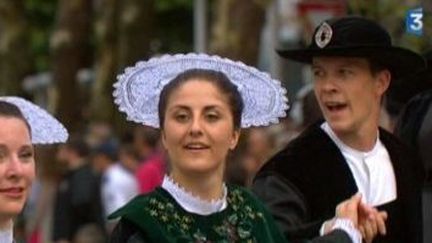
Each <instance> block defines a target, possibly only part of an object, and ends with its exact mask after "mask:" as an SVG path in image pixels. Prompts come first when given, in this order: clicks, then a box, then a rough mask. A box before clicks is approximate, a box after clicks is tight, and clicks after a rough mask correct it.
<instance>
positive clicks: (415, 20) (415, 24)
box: [410, 13, 423, 31]
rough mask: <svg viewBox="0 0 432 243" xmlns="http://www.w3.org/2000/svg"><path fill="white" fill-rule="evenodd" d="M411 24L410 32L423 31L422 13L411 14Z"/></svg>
mask: <svg viewBox="0 0 432 243" xmlns="http://www.w3.org/2000/svg"><path fill="white" fill-rule="evenodd" d="M411 18H412V22H411V24H410V28H411V29H412V30H416V31H418V30H421V29H423V21H422V19H423V13H411Z"/></svg>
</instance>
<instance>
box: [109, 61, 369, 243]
mask: <svg viewBox="0 0 432 243" xmlns="http://www.w3.org/2000/svg"><path fill="white" fill-rule="evenodd" d="M285 93H286V91H285V89H284V88H282V87H281V85H280V82H279V81H277V80H274V79H272V78H271V77H270V76H269V75H268V74H266V73H263V72H260V71H258V70H257V69H255V68H252V67H249V66H246V65H244V64H242V63H240V62H233V61H231V60H229V59H223V58H220V57H217V56H207V55H205V54H186V55H182V54H180V55H174V56H170V55H166V56H162V57H160V58H154V59H150V60H149V61H147V62H140V63H138V64H137V65H136V66H134V67H131V68H127V69H126V71H125V73H123V74H122V75H120V76H119V77H118V82H117V83H116V84H115V91H114V97H115V102H116V104H118V105H119V110H120V111H123V112H125V113H126V114H127V119H128V120H131V121H134V122H137V123H140V124H144V125H147V126H152V127H155V128H159V129H160V131H161V140H162V144H163V146H164V148H165V150H166V151H167V154H168V158H169V165H170V168H171V170H170V173H169V174H167V175H165V178H164V180H163V183H162V186H161V187H158V188H156V189H155V190H154V191H153V192H151V193H148V194H145V195H142V196H138V197H136V198H134V199H133V200H132V201H130V202H129V203H128V204H127V205H126V206H125V207H123V208H121V209H119V210H118V211H116V212H115V213H114V214H112V215H111V216H110V218H112V219H114V218H119V217H121V220H120V222H119V224H118V225H117V226H116V228H115V229H114V231H113V234H112V236H111V242H122V243H124V242H285V238H284V236H283V235H282V233H281V232H280V231H279V228H278V226H277V225H276V224H275V223H274V221H273V219H272V217H271V216H270V214H269V213H268V211H267V210H266V208H265V207H264V206H263V204H261V202H259V201H258V200H257V199H256V198H255V197H254V196H253V195H252V194H251V193H250V192H249V191H247V190H246V189H244V188H241V187H237V186H232V185H227V184H225V183H224V171H225V168H226V163H227V161H226V157H227V154H228V153H229V151H230V150H233V149H234V148H235V147H236V145H237V142H238V139H239V134H240V130H241V128H247V127H251V126H266V125H269V124H271V123H276V122H278V119H279V118H280V117H283V116H285V111H286V109H287V108H288V105H287V98H286V96H285ZM359 205H360V197H359V196H355V197H353V198H352V199H350V200H347V201H346V202H343V203H342V204H340V206H339V207H338V210H337V218H341V220H339V221H338V222H339V223H335V224H334V225H333V227H332V228H331V229H329V230H328V232H330V231H331V232H332V233H329V234H328V235H327V236H325V237H326V239H336V240H339V241H337V242H351V240H350V239H351V238H350V236H349V234H347V233H346V232H351V233H350V234H351V235H354V236H353V237H354V238H355V237H356V236H357V237H358V236H359V232H358V231H356V229H355V228H354V225H355V224H356V223H357V217H358V215H357V212H358V209H359V208H360V207H359ZM364 210H365V212H366V211H367V209H364ZM352 232H354V233H352ZM320 240H322V239H318V240H317V242H319V241H320ZM335 242H336V241H335ZM358 242H360V241H358Z"/></svg>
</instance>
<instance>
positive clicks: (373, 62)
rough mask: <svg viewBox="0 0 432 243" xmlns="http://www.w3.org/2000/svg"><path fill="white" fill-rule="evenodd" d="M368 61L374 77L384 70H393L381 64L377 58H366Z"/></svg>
mask: <svg viewBox="0 0 432 243" xmlns="http://www.w3.org/2000/svg"><path fill="white" fill-rule="evenodd" d="M366 60H367V61H368V63H369V69H370V71H371V73H372V75H376V74H377V73H379V72H381V71H383V70H386V69H387V70H389V71H390V70H391V68H390V67H387V66H386V65H385V64H383V63H382V62H380V61H379V60H378V59H377V58H373V57H369V58H366Z"/></svg>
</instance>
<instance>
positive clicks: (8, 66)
mask: <svg viewBox="0 0 432 243" xmlns="http://www.w3.org/2000/svg"><path fill="white" fill-rule="evenodd" d="M29 32H30V31H29V29H28V23H27V19H26V17H25V10H24V6H23V1H22V0H0V74H1V75H0V95H5V94H6V95H21V94H22V89H21V83H22V82H21V81H22V80H23V78H24V77H25V76H26V75H27V74H29V73H30V71H31V69H32V67H33V65H32V59H31V55H30V50H29V46H30V44H29Z"/></svg>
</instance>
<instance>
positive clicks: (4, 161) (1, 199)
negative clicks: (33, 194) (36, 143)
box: [0, 116, 35, 222]
mask: <svg viewBox="0 0 432 243" xmlns="http://www.w3.org/2000/svg"><path fill="white" fill-rule="evenodd" d="M34 177H35V161H34V151H33V145H32V143H31V138H30V132H29V130H28V128H27V126H26V124H25V123H24V122H23V121H22V120H20V119H18V118H14V117H2V116H0V217H1V218H0V222H5V220H8V219H10V218H12V217H14V216H16V215H18V214H19V213H20V212H21V210H22V208H23V206H24V203H25V201H26V199H27V195H28V193H29V191H30V187H31V184H32V182H33V179H34Z"/></svg>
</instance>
